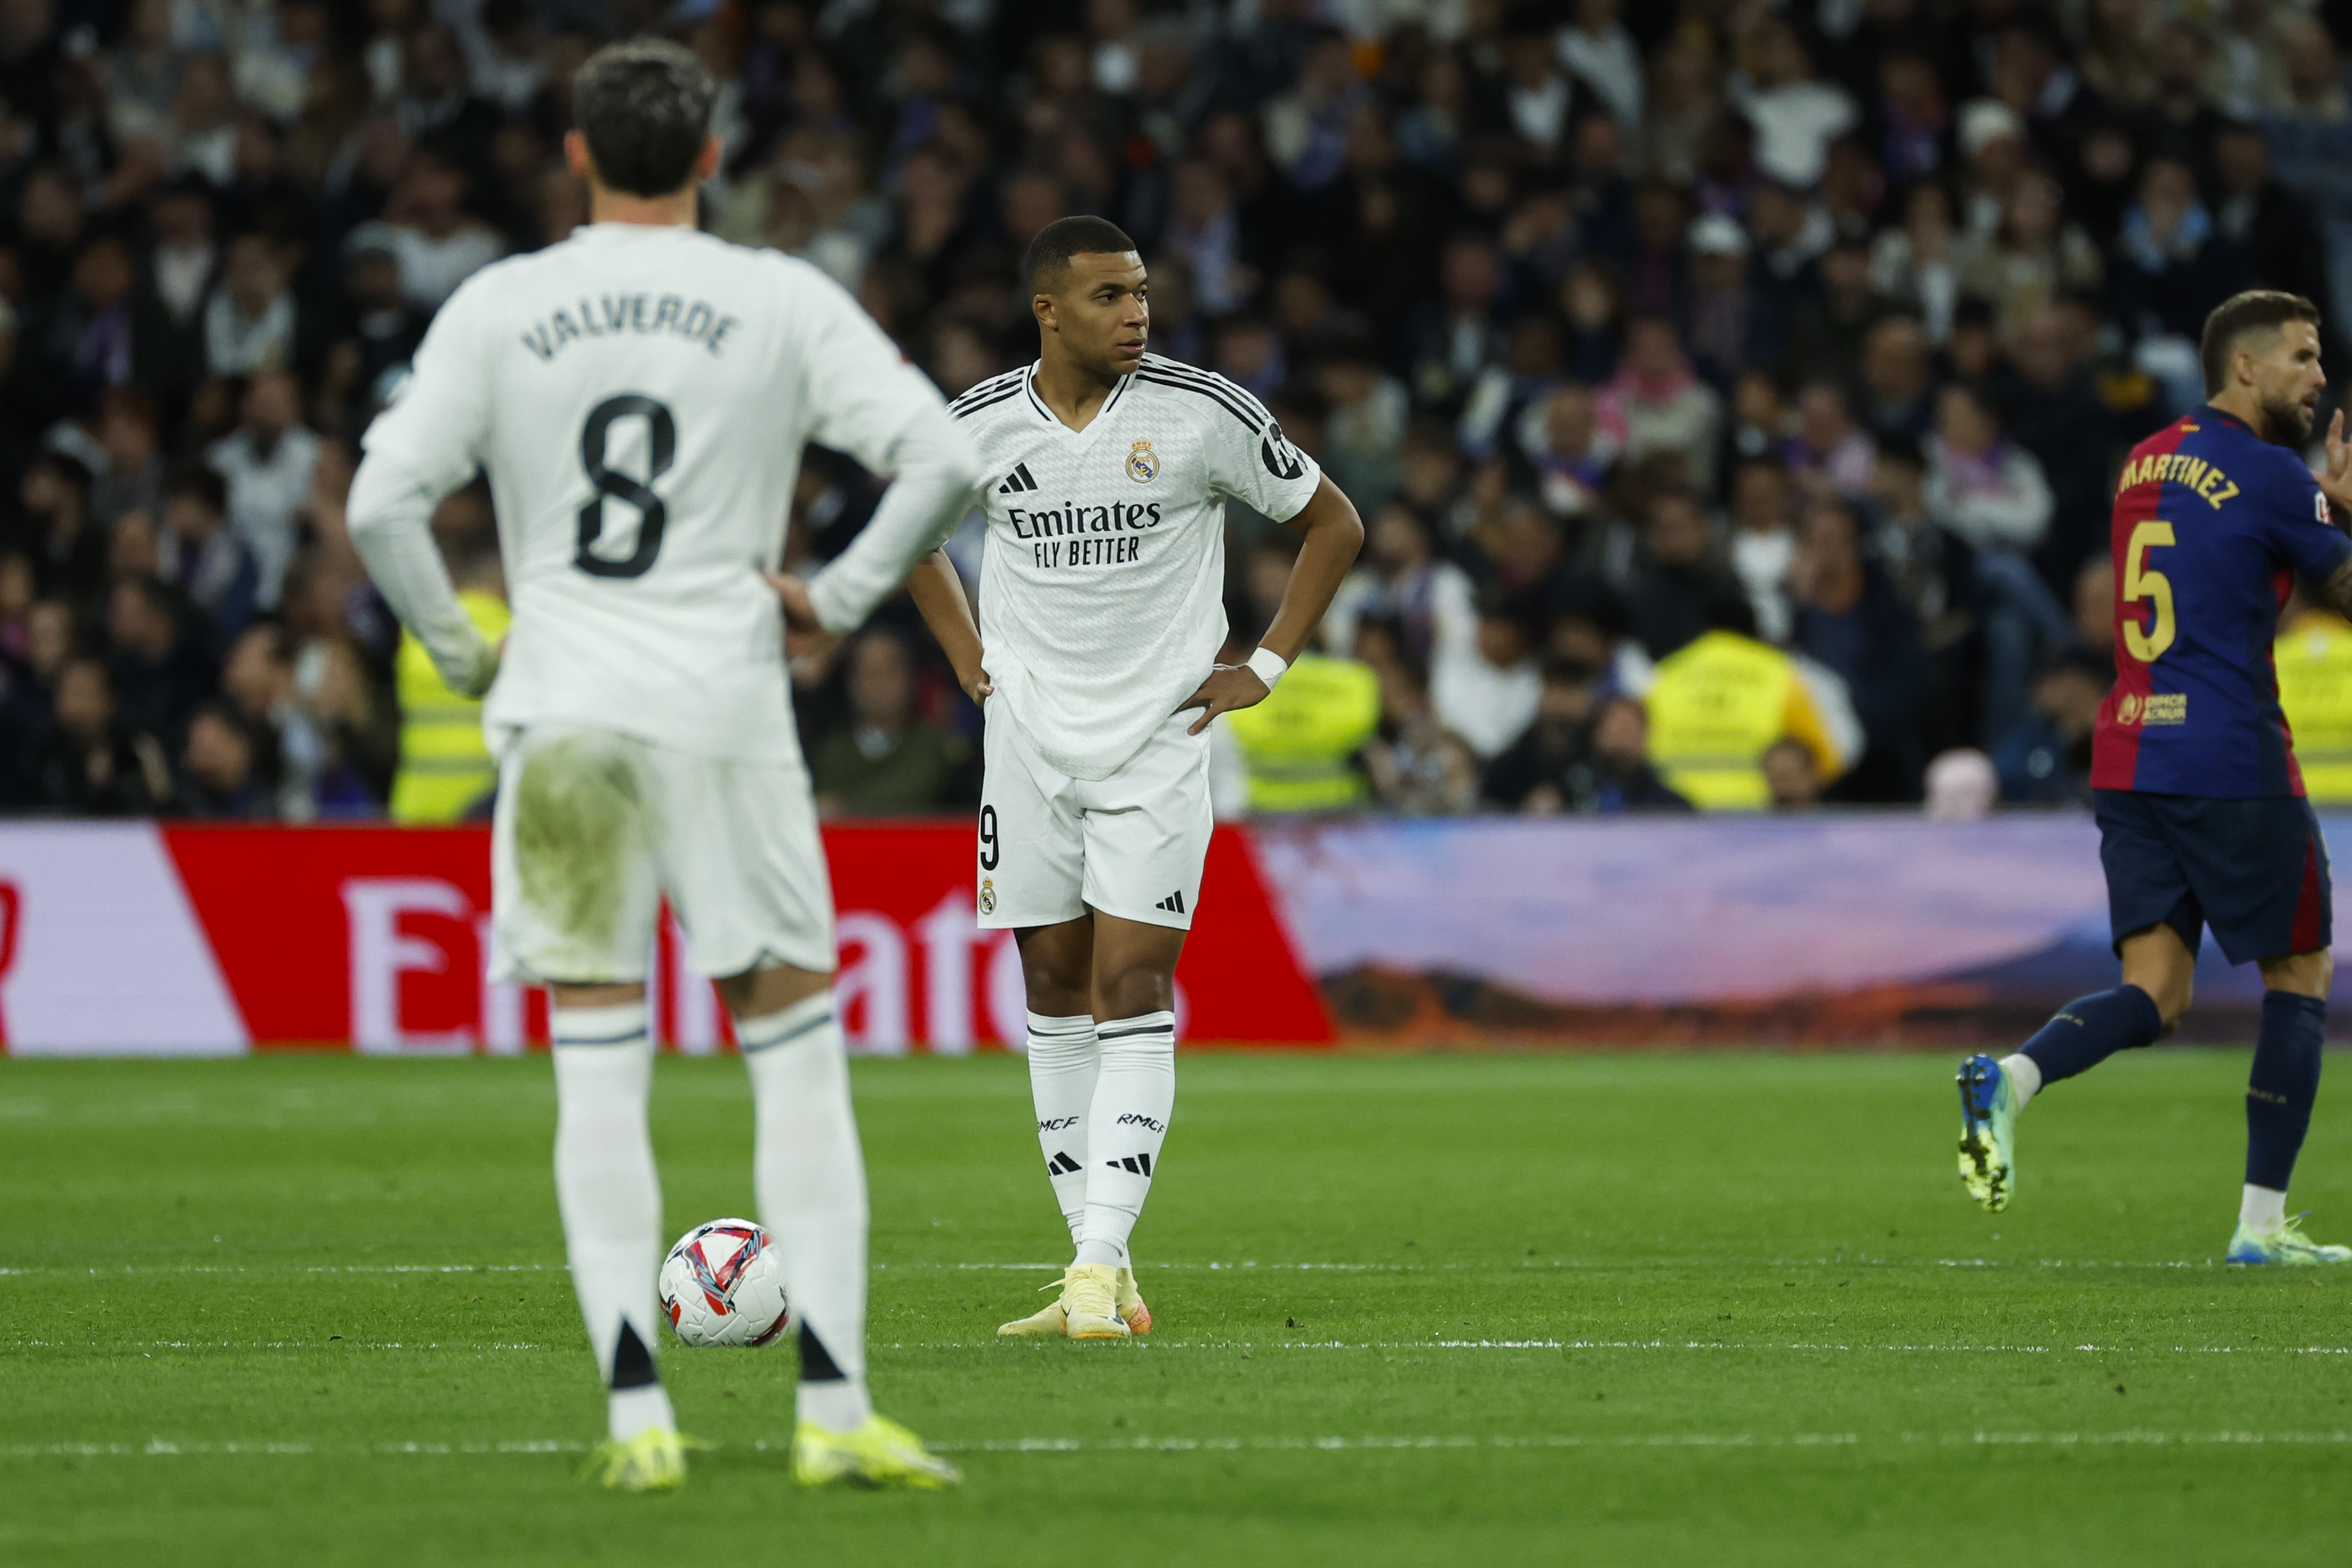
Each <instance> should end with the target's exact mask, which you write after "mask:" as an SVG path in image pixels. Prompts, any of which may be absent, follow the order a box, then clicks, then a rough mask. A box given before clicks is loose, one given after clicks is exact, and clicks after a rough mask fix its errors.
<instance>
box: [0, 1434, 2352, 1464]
mask: <svg viewBox="0 0 2352 1568" xmlns="http://www.w3.org/2000/svg"><path fill="white" fill-rule="evenodd" d="M2267 1445H2277V1446H2281V1447H2343V1446H2346V1445H2352V1432H2347V1431H2340V1430H2339V1431H2320V1432H2249V1431H2221V1432H2159V1431H2153V1430H2149V1429H2146V1428H2133V1429H2126V1430H2122V1431H2109V1432H1995V1431H1981V1430H1979V1431H1973V1432H1891V1433H1884V1434H1867V1433H1860V1432H1763V1433H1759V1432H1629V1433H1540V1434H1528V1435H1516V1434H1494V1435H1490V1436H1467V1435H1462V1434H1411V1435H1403V1436H1249V1437H1234V1436H1213V1437H1181V1436H1168V1437H1150V1436H1143V1437H1116V1438H1091V1437H981V1438H966V1439H961V1440H954V1439H950V1440H948V1441H943V1442H935V1443H932V1444H931V1445H930V1447H931V1448H932V1449H933V1450H934V1451H935V1452H938V1453H943V1454H1129V1453H1156V1454H1170V1453H1176V1454H1181V1453H1349V1452H1358V1453H1360V1452H1387V1451H1395V1450H1400V1449H1461V1448H1491V1449H1506V1450H1508V1449H1550V1448H1854V1447H1874V1448H1875V1447H1923V1446H1924V1447H2263V1446H2267ZM588 1447H589V1446H588V1445H587V1444H586V1443H583V1442H579V1441H575V1440H572V1439H569V1438H560V1437H526V1438H509V1439H505V1440H502V1441H499V1442H478V1441H477V1442H442V1441H432V1440H411V1441H408V1442H398V1443H350V1444H327V1443H305V1442H261V1441H244V1442H238V1441H227V1442H214V1441H201V1440H200V1441H181V1440H178V1439H174V1438H168V1437H151V1438H149V1439H147V1440H146V1441H145V1442H143V1443H129V1442H111V1443H97V1442H82V1443H16V1444H9V1445H6V1446H5V1447H0V1458H12V1459H41V1458H207V1457H212V1456H237V1457H255V1458H299V1457H306V1456H312V1457H315V1456H336V1455H343V1456H350V1455H361V1456H368V1457H387V1458H389V1457H394V1456H420V1457H425V1458H433V1457H440V1456H482V1455H549V1454H583V1453H586V1452H587V1451H588ZM710 1447H712V1448H713V1449H727V1448H730V1447H731V1448H737V1449H748V1450H749V1451H751V1452H755V1453H782V1452H785V1451H787V1450H788V1449H789V1448H790V1447H791V1444H790V1443H789V1441H787V1440H784V1439H777V1440H775V1441H770V1440H768V1439H765V1438H762V1439H760V1440H758V1441H755V1442H752V1443H749V1444H726V1443H713V1444H711V1445H710Z"/></svg>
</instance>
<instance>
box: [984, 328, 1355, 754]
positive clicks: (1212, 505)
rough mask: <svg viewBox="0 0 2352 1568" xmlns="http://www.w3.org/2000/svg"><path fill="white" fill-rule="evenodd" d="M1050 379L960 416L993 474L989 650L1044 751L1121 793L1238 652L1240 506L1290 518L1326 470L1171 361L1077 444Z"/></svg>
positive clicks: (1155, 367)
mask: <svg viewBox="0 0 2352 1568" xmlns="http://www.w3.org/2000/svg"><path fill="white" fill-rule="evenodd" d="M1035 374H1036V366H1035V365H1034V364H1033V365H1030V366H1028V367H1027V368H1025V369H1023V370H1017V371H1013V372H1010V373H1008V374H1004V375H1000V376H997V377H995V378H994V379H993V380H990V381H984V382H982V383H981V384H979V385H977V386H975V387H973V388H971V390H970V391H968V392H966V393H965V394H964V395H962V396H961V397H959V398H957V399H956V400H955V401H954V402H953V403H951V404H950V405H949V411H950V413H952V414H953V415H954V416H956V417H957V418H958V419H960V420H962V421H964V422H965V423H966V424H967V425H968V426H970V427H971V431H972V439H973V444H974V445H975V446H977V447H979V449H980V451H981V454H982V460H983V461H984V462H985V463H986V464H987V465H988V467H989V477H988V479H987V481H986V483H985V485H984V487H983V496H984V505H985V509H986V514H987V521H988V535H987V542H986V546H985V548H984V550H983V552H982V566H981V576H980V626H981V637H982V642H983V643H984V644H985V646H986V647H987V650H988V655H987V657H988V668H989V673H990V675H991V677H992V679H994V681H995V684H996V693H997V694H996V696H995V697H994V698H993V699H992V702H996V703H1003V704H1004V705H1005V708H1006V710H1008V711H1009V712H1010V714H1011V716H1012V718H1013V721H1014V722H1016V723H1017V724H1019V725H1020V726H1021V728H1022V730H1023V731H1024V732H1025V733H1026V734H1027V736H1028V738H1029V740H1030V742H1031V743H1032V744H1033V745H1034V747H1035V748H1036V750H1037V752H1038V753H1039V754H1040V755H1041V756H1043V757H1044V758H1045V760H1046V761H1047V762H1048V763H1052V764H1053V765H1054V766H1055V767H1056V768H1058V769H1060V770H1061V771H1062V772H1064V773H1067V774H1069V775H1070V776H1071V777H1073V778H1080V779H1104V778H1108V777H1109V776H1110V775H1111V774H1112V773H1114V772H1116V771H1117V770H1118V767H1119V765H1120V764H1121V763H1125V762H1126V761H1127V760H1128V759H1129V757H1132V756H1133V755H1134V754H1135V753H1136V752H1137V751H1138V750H1139V748H1141V746H1142V745H1143V743H1144V742H1145V741H1146V740H1147V739H1149V738H1150V735H1151V733H1152V731H1154V730H1156V729H1157V728H1158V727H1159V726H1160V724H1161V723H1162V722H1163V721H1165V720H1166V719H1167V717H1168V715H1169V714H1170V713H1171V712H1172V711H1173V710H1175V707H1176V704H1178V703H1179V702H1181V701H1182V700H1184V699H1185V698H1187V697H1189V696H1191V695H1192V692H1193V690H1194V689H1196V688H1198V687H1199V686H1200V684H1201V682H1202V680H1204V679H1207V678H1208V675H1209V671H1210V670H1211V669H1212V668H1214V666H1215V664H1216V658H1217V651H1218V649H1219V648H1221V647H1223V645H1224V640H1225V613H1224V582H1225V528H1224V503H1225V500H1226V498H1228V497H1232V498H1234V499H1236V500H1241V501H1242V502H1244V504H1246V505H1248V506H1251V507H1253V508H1255V509H1256V510H1258V511H1260V512H1262V513H1264V514H1265V516H1267V517H1270V518H1273V519H1274V520H1276V521H1280V522H1286V521H1289V520H1290V519H1291V518H1293V517H1296V516H1297V514H1298V512H1299V511H1300V510H1301V509H1303V508H1304V507H1305V506H1306V505H1307V502H1308V501H1309V500H1312V499H1313V498H1314V495H1315V490H1316V487H1317V486H1318V484H1319V483H1320V482H1321V479H1322V470H1321V469H1320V468H1317V467H1316V465H1315V462H1314V460H1313V459H1312V458H1308V457H1307V455H1306V454H1305V453H1304V452H1301V451H1300V450H1299V449H1298V448H1297V447H1295V446H1293V445H1291V443H1290V442H1289V440H1288V439H1286V437H1284V436H1283V434H1282V429H1281V426H1278V425H1277V424H1276V422H1275V420H1274V417H1273V416H1271V415H1269V414H1268V413H1267V412H1266V411H1265V405H1263V404H1261V403H1259V402H1258V401H1257V399H1256V398H1255V397H1252V396H1251V395H1249V394H1248V393H1246V392H1244V391H1243V390H1242V389H1241V388H1240V387H1239V386H1237V385H1235V384H1234V383H1232V382H1230V381H1228V380H1226V379H1225V378H1224V377H1223V376H1221V375H1217V374H1213V373H1211V372H1208V371H1203V370H1196V369H1194V368H1193V367H1192V366H1191V365H1186V364H1180V363H1177V362H1176V361H1174V360H1169V359H1162V358H1160V356H1159V355H1157V354H1146V355H1145V356H1144V357H1143V363H1142V366H1141V368H1139V369H1138V370H1137V371H1135V372H1134V373H1133V374H1130V375H1128V376H1126V377H1124V378H1122V379H1121V380H1120V382H1119V384H1118V385H1117V386H1116V387H1114V388H1113V389H1112V391H1111V393H1110V395H1109V396H1108V398H1106V399H1105V400H1104V403H1103V405H1102V407H1101V409H1100V410H1099V411H1098V412H1097V414H1096V415H1095V417H1094V419H1093V421H1092V423H1090V424H1088V425H1087V427H1086V428H1085V429H1084V430H1072V429H1071V428H1070V427H1069V426H1066V425H1065V424H1063V423H1062V422H1061V421H1060V420H1059V419H1057V418H1055V416H1054V415H1053V412H1052V411H1051V410H1050V409H1048V408H1047V407H1046V406H1045V400H1044V399H1043V398H1042V397H1040V396H1039V395H1037V392H1036V389H1035V387H1034V384H1033V382H1034V376H1035Z"/></svg>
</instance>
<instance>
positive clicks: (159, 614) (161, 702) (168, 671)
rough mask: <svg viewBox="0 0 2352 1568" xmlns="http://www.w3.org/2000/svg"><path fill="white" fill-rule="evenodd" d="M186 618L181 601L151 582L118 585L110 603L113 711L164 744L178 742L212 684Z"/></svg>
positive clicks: (125, 581) (135, 580) (147, 579)
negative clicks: (192, 714) (185, 622)
mask: <svg viewBox="0 0 2352 1568" xmlns="http://www.w3.org/2000/svg"><path fill="white" fill-rule="evenodd" d="M182 616H183V612H182V608H181V605H180V601H179V599H178V597H177V596H176V595H173V592H172V591H171V590H170V589H169V588H166V587H164V586H163V584H161V583H158V582H156V581H155V580H154V579H153V578H152V577H129V578H125V579H123V580H121V581H120V582H117V583H116V584H114V587H113V589H112V590H111V592H110V594H109V595H108V598H107V605H106V635H107V640H108V642H109V644H110V646H111V647H112V648H113V650H114V668H113V671H112V673H113V678H114V679H113V688H114V697H115V711H116V713H117V715H118V716H119V717H120V718H121V721H122V722H123V724H124V725H125V726H127V727H128V728H130V729H131V730H132V731H139V732H142V733H146V734H151V735H153V736H155V737H156V738H157V739H158V740H160V741H163V742H165V743H166V744H170V743H172V742H176V741H177V740H178V739H179V737H180V735H181V733H182V732H183V731H184V730H185V729H186V727H187V721H188V715H189V714H190V713H191V712H192V711H194V708H195V705H196V702H197V700H199V699H200V698H201V697H202V696H203V695H204V693H205V689H207V688H208V687H209V686H210V685H211V683H212V672H211V670H210V669H209V668H207V667H206V665H205V658H204V655H203V653H202V652H201V650H200V649H199V648H198V647H197V646H196V644H195V639H194V638H193V637H190V636H189V635H188V631H187V628H186V626H185V625H184V621H183V618H182Z"/></svg>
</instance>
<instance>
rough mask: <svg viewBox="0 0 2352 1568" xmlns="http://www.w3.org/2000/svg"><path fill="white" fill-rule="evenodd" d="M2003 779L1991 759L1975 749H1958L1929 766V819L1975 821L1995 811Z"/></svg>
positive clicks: (1941, 756)
mask: <svg viewBox="0 0 2352 1568" xmlns="http://www.w3.org/2000/svg"><path fill="white" fill-rule="evenodd" d="M1999 796H2000V775H1999V774H1998V773H1995V771H1994V769H1993V765H1992V759H1991V758H1990V757H1988V756H1986V755H1985V754H1984V753H1983V752H1979V751H1978V750H1976V749H1975V748H1974V747H1972V746H1960V747H1956V748H1954V749H1953V750H1951V751H1948V752H1943V753H1942V754H1940V755H1939V756H1937V758H1936V760H1935V761H1934V762H1932V763H1928V764H1927V819H1928V820H1929V821H1930V822H1976V821H1979V820H1980V819H1981V818H1982V817H1984V816H1985V815H1986V814H1987V813H1989V812H1990V811H1991V810H1992V807H1993V802H1994V801H1995V800H1996V799H1997V798H1998V797H1999Z"/></svg>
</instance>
